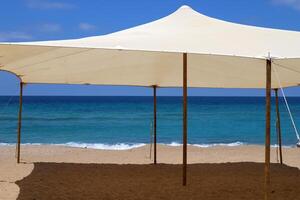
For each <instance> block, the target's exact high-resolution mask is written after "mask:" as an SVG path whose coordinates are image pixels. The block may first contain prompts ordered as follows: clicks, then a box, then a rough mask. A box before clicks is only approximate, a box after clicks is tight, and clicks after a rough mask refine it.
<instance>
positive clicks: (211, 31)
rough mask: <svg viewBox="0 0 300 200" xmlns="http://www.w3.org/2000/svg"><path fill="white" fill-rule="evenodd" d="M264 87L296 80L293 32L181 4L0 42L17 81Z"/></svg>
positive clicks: (4, 65) (297, 39)
mask: <svg viewBox="0 0 300 200" xmlns="http://www.w3.org/2000/svg"><path fill="white" fill-rule="evenodd" d="M183 53H188V87H211V88H265V86H266V81H265V79H266V59H267V58H268V56H269V55H270V56H271V57H272V69H273V72H277V73H272V87H273V88H278V87H279V86H280V85H279V82H278V81H277V76H276V74H277V75H278V77H279V78H280V80H281V85H282V86H283V87H289V86H298V85H299V84H300V32H294V31H285V30H275V29H269V28H259V27H253V26H246V25H240V24H234V23H230V22H225V21H221V20H217V19H213V18H210V17H207V16H204V15H202V14H200V13H198V12H196V11H194V10H193V9H191V8H190V7H188V6H182V7H181V8H179V9H178V10H177V11H176V12H174V13H172V14H171V15H169V16H167V17H164V18H162V19H159V20H157V21H154V22H151V23H147V24H144V25H141V26H137V27H134V28H131V29H127V30H123V31H119V32H116V33H112V34H108V35H102V36H95V37H87V38H82V39H74V40H59V41H44V42H25V43H0V70H5V71H9V72H12V73H14V74H16V75H17V76H18V77H20V79H21V80H22V82H24V83H49V84H98V85H131V86H152V85H157V86H159V87H181V86H182V63H183V61H182V57H183V56H182V54H183Z"/></svg>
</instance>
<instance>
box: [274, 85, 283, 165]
mask: <svg viewBox="0 0 300 200" xmlns="http://www.w3.org/2000/svg"><path fill="white" fill-rule="evenodd" d="M274 91H275V98H276V116H277V123H276V125H277V126H276V128H277V141H278V145H279V158H280V164H282V163H283V162H282V143H281V125H280V113H279V98H278V89H275V90H274Z"/></svg>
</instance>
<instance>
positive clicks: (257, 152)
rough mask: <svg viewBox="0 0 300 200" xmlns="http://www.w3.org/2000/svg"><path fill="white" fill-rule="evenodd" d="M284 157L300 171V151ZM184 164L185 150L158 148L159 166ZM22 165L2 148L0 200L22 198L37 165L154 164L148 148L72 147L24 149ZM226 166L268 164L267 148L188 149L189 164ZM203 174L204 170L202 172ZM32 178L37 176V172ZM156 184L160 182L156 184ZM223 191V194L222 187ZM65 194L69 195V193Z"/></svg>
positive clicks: (286, 152) (287, 151) (289, 151)
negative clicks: (20, 183)
mask: <svg viewBox="0 0 300 200" xmlns="http://www.w3.org/2000/svg"><path fill="white" fill-rule="evenodd" d="M283 156H284V163H285V164H287V165H288V166H294V167H297V168H300V159H299V158H300V149H299V148H284V151H283ZM181 160H182V148H181V147H168V146H161V145H159V146H158V162H159V163H168V164H180V163H181V162H182V161H181ZM271 160H272V162H274V163H276V154H275V149H274V148H272V152H271ZM21 161H22V162H23V163H22V164H19V165H17V164H16V162H15V148H14V147H0V199H1V200H6V199H8V200H10V199H16V197H17V196H18V194H19V189H20V188H19V187H18V186H17V185H16V184H15V182H16V181H17V180H21V179H22V178H24V177H26V176H28V175H29V174H30V173H31V171H32V170H33V169H37V168H38V167H39V166H40V165H42V164H34V163H36V162H51V163H62V162H66V163H102V164H103V163H111V164H112V163H114V164H149V163H152V160H150V159H149V146H144V147H141V148H137V149H133V150H126V151H107V150H94V149H81V148H70V147H59V146H22V151H21ZM226 162H264V147H263V146H238V147H211V148H198V147H191V146H189V147H188V163H226ZM49 166H50V165H49ZM51 166H52V165H51ZM72 166H75V165H72ZM87 166H88V165H87ZM145 167H146V166H145ZM160 168H161V167H159V168H158V169H160ZM71 171H72V170H71ZM121 171H122V170H121V169H120V173H121ZM167 171H168V170H167ZM195 171H198V170H195ZM199 171H201V170H200V169H199ZM239 171H240V170H238V172H239ZM124 172H125V171H124ZM76 173H78V172H76ZM122 173H123V172H122ZM189 173H191V171H190V168H189ZM199 173H200V172H199ZM257 173H263V170H257ZM296 174H297V173H295V175H294V176H297V175H296ZM32 175H33V176H35V172H34V173H33V174H32ZM194 175H195V176H198V175H199V178H200V177H201V176H203V173H202V174H197V173H196V174H194V172H193V173H192V174H190V176H194ZM45 176H46V175H45ZM79 176H80V175H78V177H79ZM176 177H177V181H179V183H180V181H181V170H179V172H178V174H177V176H176ZM61 178H62V180H64V177H61ZM164 178H166V177H162V178H161V179H162V180H163V179H164ZM174 178H175V177H174ZM275 178H276V177H275V176H274V173H273V174H272V177H271V179H272V184H273V179H275ZM120 179H122V177H120ZM75 180H76V179H75ZM78 180H81V179H78ZM82 181H83V180H82ZM201 181H206V179H204V178H201ZM293 181H295V180H294V179H291V180H289V181H287V184H286V185H290V184H293ZM156 182H159V181H157V180H156ZM257 182H258V184H261V183H262V182H261V181H257ZM77 183H78V184H79V186H78V187H83V186H84V184H85V183H84V182H82V183H81V182H77ZM146 183H147V182H146V181H145V182H144V183H142V184H146ZM233 183H234V182H233ZM233 183H231V184H233ZM102 184H104V182H102ZM199 184H200V182H199ZM81 185H82V186H81ZM179 185H180V184H179ZM195 185H198V184H195ZM45 187H46V186H45ZM260 187H261V186H260ZM173 189H174V188H173ZM211 189H213V188H211ZM21 190H22V188H21ZM87 190H89V189H87ZM150 190H151V188H150ZM220 190H222V189H221V187H220ZM290 190H295V187H290ZM22 191H23V190H22ZM65 192H66V193H68V191H65ZM299 199H300V198H299Z"/></svg>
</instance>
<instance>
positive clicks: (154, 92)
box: [153, 85, 157, 164]
mask: <svg viewBox="0 0 300 200" xmlns="http://www.w3.org/2000/svg"><path fill="white" fill-rule="evenodd" d="M153 128H154V164H156V163H157V162H156V85H154V86H153Z"/></svg>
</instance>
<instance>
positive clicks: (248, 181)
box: [17, 163, 300, 200]
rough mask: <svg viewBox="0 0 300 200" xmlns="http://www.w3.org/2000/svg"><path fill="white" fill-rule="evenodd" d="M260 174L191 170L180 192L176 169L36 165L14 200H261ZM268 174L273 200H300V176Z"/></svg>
mask: <svg viewBox="0 0 300 200" xmlns="http://www.w3.org/2000/svg"><path fill="white" fill-rule="evenodd" d="M263 169H264V165H263V164H262V163H259V164H258V163H227V164H193V165H190V166H189V167H188V172H189V173H188V186H187V187H183V186H182V185H181V172H182V168H181V166H180V165H166V164H160V165H157V166H154V165H132V164H131V165H112V164H65V163H64V164H62V163H60V164H57V163H36V164H35V168H34V170H33V172H32V173H31V175H29V176H28V177H26V178H25V179H23V180H22V181H18V182H17V184H18V185H19V186H20V188H21V192H20V195H19V198H18V199H20V200H31V199H43V200H48V199H72V200H73V199H74V200H75V199H90V200H92V199H95V200H96V199H97V200H100V199H105V200H110V199H111V200H115V199H131V200H133V199H136V200H138V199H139V200H148V199H149V200H150V199H151V200H156V199H172V200H182V199H205V200H216V199H231V200H235V199H236V200H240V199H245V200H248V199H249V200H253V199H263V197H264V190H263V188H264V187H263V180H264V176H263ZM271 169H272V171H271V172H272V174H273V176H272V194H271V199H273V200H274V199H278V200H282V199H299V198H298V197H299V192H300V188H299V184H300V170H299V169H297V168H292V167H287V166H281V165H279V164H274V165H272V168H271Z"/></svg>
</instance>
